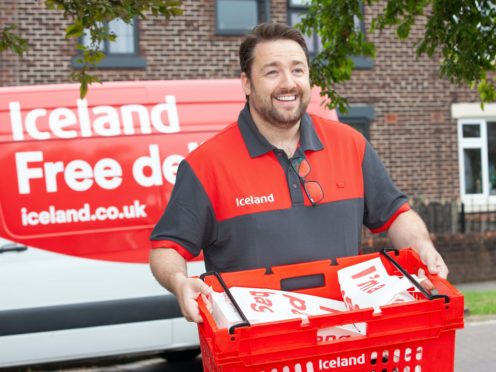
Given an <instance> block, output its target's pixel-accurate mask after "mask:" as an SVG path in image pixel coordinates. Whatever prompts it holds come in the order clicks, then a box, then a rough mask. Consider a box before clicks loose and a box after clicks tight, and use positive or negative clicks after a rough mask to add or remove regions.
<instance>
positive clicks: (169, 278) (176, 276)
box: [150, 248, 212, 323]
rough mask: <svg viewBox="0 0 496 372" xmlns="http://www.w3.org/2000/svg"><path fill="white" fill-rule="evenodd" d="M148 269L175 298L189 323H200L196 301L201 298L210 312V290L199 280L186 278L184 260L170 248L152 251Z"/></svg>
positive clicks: (200, 318)
mask: <svg viewBox="0 0 496 372" xmlns="http://www.w3.org/2000/svg"><path fill="white" fill-rule="evenodd" d="M150 268H151V270H152V273H153V275H154V276H155V278H156V279H157V280H158V282H159V283H160V284H161V285H162V286H164V288H166V289H168V290H169V291H170V292H172V293H173V294H174V295H175V296H176V298H177V301H178V302H179V307H180V308H181V312H182V314H183V315H184V317H185V318H186V319H187V320H189V321H190V322H196V323H201V322H202V321H203V319H202V317H201V316H200V311H199V308H198V303H197V302H196V299H197V298H198V296H200V295H201V296H203V301H204V302H205V304H206V305H207V309H208V310H209V311H211V304H210V300H209V299H208V298H207V297H208V295H209V294H210V292H211V291H212V290H211V289H210V287H209V286H208V285H206V284H205V283H203V281H202V280H201V279H198V278H189V277H188V273H187V270H186V261H185V260H184V258H183V257H182V256H181V255H180V254H179V253H177V252H176V251H175V250H174V249H171V248H163V249H152V251H151V253H150Z"/></svg>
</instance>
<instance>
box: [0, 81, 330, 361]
mask: <svg viewBox="0 0 496 372" xmlns="http://www.w3.org/2000/svg"><path fill="white" fill-rule="evenodd" d="M321 101H322V98H321V97H320V95H319V92H318V90H314V91H313V92H312V101H311V104H310V106H309V112H311V113H315V114H317V115H320V116H323V117H327V118H330V119H336V114H335V112H334V111H328V110H326V109H324V108H323V107H322V106H321V105H320V103H321ZM244 104H245V96H244V93H243V91H242V89H241V83H240V81H239V80H238V79H231V80H178V81H138V82H114V83H104V84H102V85H93V86H92V87H91V89H90V90H89V93H88V95H87V97H86V98H85V99H84V100H80V99H79V86H78V85H75V84H67V85H43V86H27V87H8V88H0V169H1V170H2V182H0V350H2V351H1V352H0V367H9V366H16V365H27V364H34V363H43V362H53V361H62V360H71V359H81V358H89V357H98V356H107V355H117V354H125V353H133V352H144V351H157V350H176V349H182V348H191V347H198V336H197V333H196V327H195V325H194V324H192V323H188V322H186V321H185V320H184V319H183V318H181V317H180V316H179V308H178V306H177V302H176V300H175V298H174V297H173V296H172V294H170V293H168V292H167V291H166V290H164V289H163V288H162V287H161V286H160V285H159V284H158V283H157V282H156V280H155V279H154V278H153V276H152V274H151V272H150V269H149V267H148V264H147V262H148V255H149V249H150V243H149V236H150V233H151V230H152V228H153V226H154V225H155V223H156V221H157V220H158V219H159V218H160V216H161V215H162V213H163V210H164V208H165V207H166V206H167V201H168V199H169V197H170V194H171V191H172V187H173V185H174V182H175V175H176V171H177V166H178V164H179V162H180V161H181V160H182V159H183V158H184V157H185V156H186V155H187V154H188V153H189V152H190V151H192V150H194V149H195V148H196V147H198V146H199V145H200V144H201V143H202V142H203V141H205V140H206V139H208V138H209V137H211V136H212V135H214V134H215V133H217V132H218V131H220V130H222V129H223V128H224V127H225V126H226V125H228V124H230V123H232V122H233V121H236V119H237V117H238V114H239V111H240V110H241V109H242V107H243V106H244ZM226 151H228V149H226ZM24 246H25V247H24ZM203 271H204V264H203V261H202V260H201V257H200V258H199V259H198V260H196V261H192V262H189V263H188V273H189V274H190V275H199V274H201V273H202V272H203ZM114 315H115V316H114ZM24 319H27V320H26V321H23V320H24Z"/></svg>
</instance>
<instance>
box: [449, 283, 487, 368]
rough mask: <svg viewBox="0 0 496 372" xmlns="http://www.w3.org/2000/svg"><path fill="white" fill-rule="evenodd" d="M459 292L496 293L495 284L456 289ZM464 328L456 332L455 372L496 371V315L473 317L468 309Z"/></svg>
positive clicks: (468, 284)
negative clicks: (495, 341) (495, 342)
mask: <svg viewBox="0 0 496 372" xmlns="http://www.w3.org/2000/svg"><path fill="white" fill-rule="evenodd" d="M454 286H455V287H456V288H457V289H458V290H459V291H460V292H462V293H463V292H485V291H493V290H496V280H492V281H485V282H474V283H460V284H455V285H454ZM466 312H467V314H466V317H465V328H464V329H460V330H457V332H456V339H455V372H466V371H472V372H486V371H494V370H495V366H496V347H495V346H494V335H495V334H496V314H494V315H484V316H473V315H470V309H466Z"/></svg>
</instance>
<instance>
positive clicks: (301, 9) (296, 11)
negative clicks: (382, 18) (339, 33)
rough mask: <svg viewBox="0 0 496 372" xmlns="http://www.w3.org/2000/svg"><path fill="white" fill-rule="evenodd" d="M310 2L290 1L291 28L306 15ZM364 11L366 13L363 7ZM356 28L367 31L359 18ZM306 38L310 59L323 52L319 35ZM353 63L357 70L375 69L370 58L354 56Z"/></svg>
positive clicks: (305, 0)
mask: <svg viewBox="0 0 496 372" xmlns="http://www.w3.org/2000/svg"><path fill="white" fill-rule="evenodd" d="M309 3H310V0H288V22H289V25H290V26H294V25H295V24H297V23H298V22H300V19H301V18H302V17H303V15H304V14H305V11H306V9H307V7H308V4H309ZM362 11H364V8H363V5H362ZM355 28H357V29H361V30H362V32H364V31H365V25H364V24H363V22H361V21H360V19H359V18H358V17H355ZM304 36H305V41H306V42H307V47H308V53H309V54H310V57H313V56H314V55H315V54H317V53H318V52H320V51H321V49H322V42H321V40H320V37H319V35H317V34H316V33H313V34H312V35H311V36H310V37H308V36H306V35H304ZM352 60H353V63H354V64H355V68H356V69H371V68H372V67H374V61H373V60H372V59H370V58H364V57H360V56H352Z"/></svg>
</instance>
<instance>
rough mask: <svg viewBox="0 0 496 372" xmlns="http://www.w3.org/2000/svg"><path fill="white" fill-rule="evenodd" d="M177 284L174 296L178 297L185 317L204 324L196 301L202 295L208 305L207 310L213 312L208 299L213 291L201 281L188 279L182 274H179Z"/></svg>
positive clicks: (176, 279)
mask: <svg viewBox="0 0 496 372" xmlns="http://www.w3.org/2000/svg"><path fill="white" fill-rule="evenodd" d="M175 282H176V283H175V285H174V288H175V291H174V292H175V293H174V294H175V295H176V297H177V301H178V302H179V307H180V308H181V312H182V314H183V316H184V317H185V318H186V320H188V321H190V322H195V323H201V322H203V319H202V317H201V315H200V310H199V308H198V302H196V300H197V298H198V296H200V295H201V296H202V297H203V301H204V302H205V304H206V305H207V309H208V310H209V311H211V304H210V300H209V298H208V297H209V296H210V293H211V292H212V289H211V288H210V287H209V286H208V285H206V284H205V283H204V282H203V281H202V280H201V279H198V278H188V277H187V276H185V275H183V274H180V273H178V274H177V276H176V278H175Z"/></svg>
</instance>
